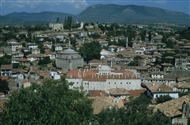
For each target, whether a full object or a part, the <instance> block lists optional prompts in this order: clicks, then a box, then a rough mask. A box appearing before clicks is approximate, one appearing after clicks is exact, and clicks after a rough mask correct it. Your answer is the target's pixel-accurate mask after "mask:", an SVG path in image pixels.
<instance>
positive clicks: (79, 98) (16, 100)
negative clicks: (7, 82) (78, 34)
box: [0, 78, 93, 125]
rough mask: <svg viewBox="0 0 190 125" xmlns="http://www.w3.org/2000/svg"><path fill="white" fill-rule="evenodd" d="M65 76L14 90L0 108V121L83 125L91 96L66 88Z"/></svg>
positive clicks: (13, 124)
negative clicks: (3, 106)
mask: <svg viewBox="0 0 190 125" xmlns="http://www.w3.org/2000/svg"><path fill="white" fill-rule="evenodd" d="M69 84H70V83H68V82H67V81H66V80H65V79H64V78H62V79H61V80H59V81H46V82H45V83H44V84H43V85H39V84H32V86H31V87H29V88H25V89H21V90H20V91H14V92H13V93H12V94H11V96H10V99H9V100H8V101H7V103H6V104H5V110H4V111H3V112H1V114H0V117H1V118H0V119H1V123H0V124H3V125H80V124H81V125H82V124H89V123H88V121H89V119H90V118H91V117H92V111H93V110H92V107H91V104H92V100H90V99H88V98H87V97H86V96H85V95H84V93H83V92H79V90H71V89H69Z"/></svg>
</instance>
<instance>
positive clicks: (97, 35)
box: [89, 33, 100, 39]
mask: <svg viewBox="0 0 190 125" xmlns="http://www.w3.org/2000/svg"><path fill="white" fill-rule="evenodd" d="M89 37H92V38H93V39H98V38H100V35H99V34H98V33H94V34H92V35H90V36H89Z"/></svg>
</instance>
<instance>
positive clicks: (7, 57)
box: [0, 54, 11, 66]
mask: <svg viewBox="0 0 190 125" xmlns="http://www.w3.org/2000/svg"><path fill="white" fill-rule="evenodd" d="M0 60H1V61H0V66H1V65H2V64H11V56H10V55H7V54H5V55H4V56H3V57H0Z"/></svg>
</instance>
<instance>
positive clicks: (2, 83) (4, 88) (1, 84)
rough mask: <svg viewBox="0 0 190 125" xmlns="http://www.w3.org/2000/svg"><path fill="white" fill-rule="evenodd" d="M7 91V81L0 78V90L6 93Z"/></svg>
mask: <svg viewBox="0 0 190 125" xmlns="http://www.w3.org/2000/svg"><path fill="white" fill-rule="evenodd" d="M8 91H9V86H8V82H7V81H6V80H1V79H0V92H3V93H7V92H8Z"/></svg>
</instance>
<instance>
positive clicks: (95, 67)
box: [0, 23, 190, 123]
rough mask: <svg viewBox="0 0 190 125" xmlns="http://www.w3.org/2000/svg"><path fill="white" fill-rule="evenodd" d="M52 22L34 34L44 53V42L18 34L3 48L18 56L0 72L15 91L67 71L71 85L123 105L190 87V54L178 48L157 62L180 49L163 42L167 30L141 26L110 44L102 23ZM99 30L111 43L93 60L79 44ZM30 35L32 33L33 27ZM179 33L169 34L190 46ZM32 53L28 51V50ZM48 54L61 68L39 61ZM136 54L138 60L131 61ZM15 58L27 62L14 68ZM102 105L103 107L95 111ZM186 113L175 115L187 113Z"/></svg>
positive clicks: (184, 47)
mask: <svg viewBox="0 0 190 125" xmlns="http://www.w3.org/2000/svg"><path fill="white" fill-rule="evenodd" d="M49 26H50V27H51V28H52V31H44V32H34V33H33V34H32V36H33V37H35V38H36V39H37V40H38V41H39V42H41V43H42V44H43V49H44V51H45V52H44V53H43V54H42V52H41V50H40V48H39V44H37V43H35V42H27V41H17V40H15V39H12V38H10V39H9V40H7V41H3V42H6V43H7V46H8V47H9V48H10V50H11V51H10V52H7V53H6V52H5V50H4V49H3V48H1V50H0V57H3V56H4V55H5V54H8V55H11V57H12V58H11V64H2V65H1V67H0V68H1V69H0V78H1V79H4V80H7V81H8V82H9V86H10V88H11V91H13V90H19V89H20V88H22V87H24V88H25V87H28V86H30V85H31V84H32V83H34V82H35V83H38V84H43V82H44V81H45V79H53V80H58V79H60V78H61V76H63V75H65V76H66V80H67V81H68V82H72V83H73V84H72V85H70V86H69V87H70V89H80V88H81V87H82V88H83V90H84V91H85V92H86V93H87V94H89V96H90V98H93V99H95V102H94V106H95V107H96V105H98V104H99V103H105V105H107V106H108V105H118V106H119V107H121V106H124V104H125V103H126V102H127V100H128V99H129V98H131V97H136V96H139V95H140V94H141V93H144V92H145V91H146V94H147V96H149V97H150V98H151V99H156V98H157V97H160V95H170V96H171V97H172V98H174V99H176V100H177V99H178V98H179V93H180V92H189V89H190V78H189V75H190V71H189V69H190V56H188V55H187V54H176V55H175V56H168V57H166V58H167V59H169V60H170V61H169V63H160V64H156V63H155V62H156V60H158V59H159V60H161V58H162V55H163V54H164V53H174V54H175V50H174V49H172V48H166V44H165V43H163V42H162V39H163V36H162V35H159V34H158V33H156V31H155V32H154V35H153V36H152V38H151V40H149V39H147V37H146V38H145V40H141V37H140V35H139V33H138V32H137V33H136V36H135V38H134V39H133V40H132V41H129V40H128V38H127V37H124V36H117V37H110V41H111V42H113V41H115V42H119V40H125V42H126V45H125V46H116V45H109V46H108V42H109V41H108V40H107V37H106V33H105V32H103V31H101V30H100V29H98V28H95V29H94V27H93V28H92V27H90V28H89V29H88V31H84V30H83V29H76V31H75V30H72V31H64V30H63V27H62V25H61V24H54V23H50V25H49ZM59 30H61V31H59ZM94 33H97V34H99V35H100V38H99V39H96V41H98V42H99V43H100V44H101V46H102V47H107V48H108V49H107V50H106V49H102V51H101V52H100V54H101V58H100V59H93V60H90V61H89V63H88V64H86V63H85V62H84V60H83V58H82V57H81V55H80V54H79V53H78V52H77V50H78V49H79V48H80V47H81V46H82V45H83V43H85V42H92V41H93V39H92V38H91V37H88V36H89V35H91V34H94ZM76 34H77V35H76ZM25 35H26V37H28V34H27V32H25ZM69 35H70V36H69ZM76 36H77V37H76ZM17 37H19V34H17ZM69 37H72V38H75V39H76V41H77V44H76V51H75V50H73V49H72V45H71V44H70V41H69V43H67V42H66V40H67V38H69ZM177 37H178V34H175V36H170V37H169V38H168V40H171V41H172V42H173V44H175V45H176V49H179V50H188V49H189V48H190V47H189V46H190V45H189V44H188V42H189V41H190V40H187V39H182V40H177ZM48 38H52V39H59V43H56V42H55V43H53V42H52V41H46V39H48ZM129 42H131V43H132V46H129ZM26 53H28V54H27V55H25V54H26ZM45 57H50V59H51V60H52V62H55V64H56V68H55V67H53V65H52V63H50V64H48V65H47V67H41V66H38V61H39V60H40V59H43V58H45ZM135 59H136V61H137V62H138V66H128V64H130V63H131V62H133V61H134V60H135ZM14 64H19V65H21V66H22V67H20V68H14V67H13V65H14ZM187 97H188V96H187ZM110 100H111V101H110ZM96 101H97V102H96ZM184 101H185V100H184ZM185 102H186V101H185ZM188 103H189V102H188ZM99 105H100V104H99ZM102 105H104V104H102ZM184 105H185V103H184ZM159 108H160V107H159ZM100 111H101V108H100V107H99V109H97V110H96V111H95V113H98V112H100ZM182 113H183V112H181V114H180V113H178V114H177V115H176V116H172V117H175V118H176V117H179V118H187V117H186V116H184V115H182ZM179 114H180V115H179ZM177 121H180V120H176V119H174V120H173V123H176V122H177ZM182 121H183V120H182ZM179 123H180V122H179Z"/></svg>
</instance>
